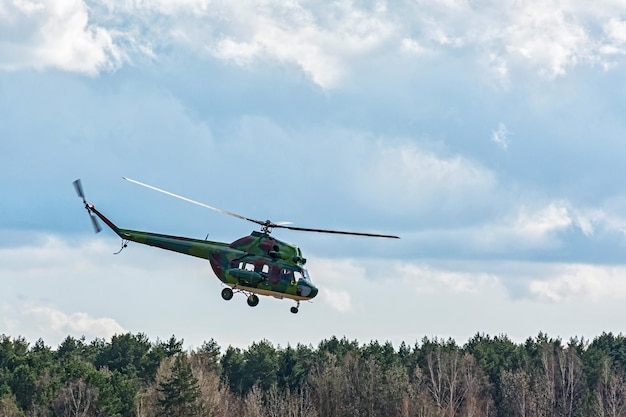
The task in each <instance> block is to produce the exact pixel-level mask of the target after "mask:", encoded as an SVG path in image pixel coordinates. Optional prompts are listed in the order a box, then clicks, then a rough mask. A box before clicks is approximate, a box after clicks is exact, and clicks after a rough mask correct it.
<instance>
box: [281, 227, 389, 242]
mask: <svg viewBox="0 0 626 417" xmlns="http://www.w3.org/2000/svg"><path fill="white" fill-rule="evenodd" d="M272 227H274V228H277V227H280V228H283V229H289V230H299V231H301V232H317V233H332V234H336V235H354V236H369V237H385V238H389V239H400V237H399V236H394V235H381V234H378V233H362V232H346V231H342V230H327V229H311V228H308V227H297V226H284V225H280V224H272Z"/></svg>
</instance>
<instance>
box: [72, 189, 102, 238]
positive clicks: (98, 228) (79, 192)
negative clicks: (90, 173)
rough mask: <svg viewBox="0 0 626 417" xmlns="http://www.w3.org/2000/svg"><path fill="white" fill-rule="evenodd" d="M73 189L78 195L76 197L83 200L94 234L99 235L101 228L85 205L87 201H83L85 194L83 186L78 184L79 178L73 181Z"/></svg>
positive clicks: (87, 205)
mask: <svg viewBox="0 0 626 417" xmlns="http://www.w3.org/2000/svg"><path fill="white" fill-rule="evenodd" d="M74 189H75V190H76V194H78V196H79V197H80V198H82V199H83V204H85V209H86V210H87V213H89V217H90V218H91V224H92V226H93V230H94V232H96V233H100V232H101V231H102V227H100V224H99V223H98V219H97V218H96V216H95V215H94V214H93V212H92V211H91V208H90V207H89V204H87V200H86V199H85V192H84V191H83V185H82V184H81V182H80V178H79V179H77V180H75V181H74Z"/></svg>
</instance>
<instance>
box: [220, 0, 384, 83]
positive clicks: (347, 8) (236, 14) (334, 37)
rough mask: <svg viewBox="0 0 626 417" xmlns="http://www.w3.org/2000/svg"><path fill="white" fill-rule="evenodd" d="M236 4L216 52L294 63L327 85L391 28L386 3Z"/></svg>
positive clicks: (241, 59) (243, 61)
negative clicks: (368, 7)
mask: <svg viewBox="0 0 626 417" xmlns="http://www.w3.org/2000/svg"><path fill="white" fill-rule="evenodd" d="M248 7H249V9H248V10H246V11H242V10H241V9H240V7H239V4H238V5H237V8H236V10H233V11H232V14H231V16H230V18H231V23H230V30H229V31H228V32H227V33H225V34H224V35H223V36H222V38H221V39H219V40H218V42H217V44H216V48H215V54H216V56H218V57H219V58H222V59H226V60H229V61H233V62H235V63H237V64H238V65H248V64H251V63H256V62H259V61H260V62H263V61H264V60H267V59H270V60H276V61H278V62H280V63H290V64H295V65H297V66H298V67H300V68H301V69H302V70H303V71H304V72H305V73H306V74H308V75H309V76H310V77H311V79H312V80H313V82H315V83H316V84H318V85H320V86H322V87H325V88H330V87H333V86H335V85H336V84H337V83H338V82H339V81H340V80H341V79H342V78H343V77H344V76H345V74H346V73H347V72H348V71H349V68H350V66H351V65H350V60H351V59H352V58H353V57H357V56H360V55H366V54H368V53H372V52H373V51H376V50H377V49H378V48H380V47H381V46H382V45H383V44H384V43H385V41H386V40H388V39H389V38H390V36H391V35H392V33H393V31H394V29H393V25H392V23H391V22H390V21H389V20H388V19H387V18H386V16H385V8H375V9H374V10H372V11H368V10H365V9H360V8H358V7H355V6H354V5H353V4H352V3H347V2H336V3H334V4H330V5H328V6H327V8H324V9H323V10H324V11H323V12H321V11H317V12H315V11H313V10H311V9H307V8H305V7H304V6H303V5H301V4H299V3H296V2H269V3H264V4H262V5H261V4H254V5H253V4H248Z"/></svg>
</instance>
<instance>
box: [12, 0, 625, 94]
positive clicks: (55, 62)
mask: <svg viewBox="0 0 626 417" xmlns="http://www.w3.org/2000/svg"><path fill="white" fill-rule="evenodd" d="M624 11H625V7H624V5H622V4H620V3H619V2H602V7H598V8H597V9H596V8H594V10H590V8H589V7H586V6H585V5H582V4H581V5H578V4H576V3H568V4H564V3H563V2H560V1H557V0H551V1H548V2H545V1H538V0H534V1H527V2H517V3H514V4H504V3H497V2H496V3H489V2H487V3H481V4H479V5H477V4H470V3H468V2H466V1H452V0H447V1H439V2H423V1H420V2H416V3H414V4H386V3H384V2H377V3H375V4H374V5H372V6H369V7H368V6H363V5H361V4H356V3H354V2H349V1H343V0H340V1H335V2H331V3H327V2H323V3H317V2H306V3H301V2H298V1H289V2H284V1H276V0H272V1H257V0H247V1H240V2H237V3H232V2H228V1H217V2H209V1H207V0H186V1H180V2H178V1H177V2H171V1H170V2H168V1H155V2H124V1H121V0H119V1H118V0H102V1H99V2H94V3H93V4H90V6H89V7H88V6H87V5H86V3H85V2H83V1H81V0H42V1H39V2H32V1H20V2H17V1H14V2H7V1H5V2H3V4H2V8H0V22H1V23H2V25H3V28H2V30H0V33H2V34H3V38H4V39H5V41H4V42H3V43H2V44H0V56H1V57H2V59H1V60H0V68H4V69H20V68H38V69H45V68H51V67H52V68H60V69H63V70H66V71H77V72H82V73H87V74H97V73H98V72H99V71H101V70H103V69H115V68H118V67H119V66H120V65H121V63H122V62H123V61H124V60H126V59H129V60H130V59H132V55H133V54H135V53H138V54H141V55H148V56H153V57H155V58H157V59H158V54H159V53H161V52H160V51H163V50H166V49H169V47H170V46H171V45H176V46H179V47H183V48H190V49H191V50H192V51H194V52H196V53H199V54H209V55H212V56H214V57H216V58H218V59H222V60H226V61H229V62H232V63H233V64H234V65H241V66H248V67H252V66H259V65H270V66H271V65H274V64H275V63H279V64H280V65H293V66H294V67H296V68H299V69H300V70H301V71H303V72H304V73H305V74H307V75H308V76H309V77H310V78H311V80H312V81H313V82H314V83H316V84H318V85H320V86H321V87H323V88H334V87H337V86H339V85H341V83H342V82H343V81H345V80H347V79H349V78H350V75H352V74H354V73H358V72H360V71H362V70H363V69H364V68H368V71H369V70H371V68H372V63H373V62H377V61H379V60H381V59H383V60H384V62H385V63H386V65H384V66H382V68H388V67H389V65H393V64H392V63H393V61H394V60H400V59H404V58H401V57H399V56H396V54H398V53H400V54H403V55H406V54H407V53H408V54H409V55H413V56H414V57H415V59H417V60H421V59H423V57H424V53H425V52H429V54H430V53H434V54H437V53H440V54H442V55H443V54H445V53H446V52H449V49H452V50H461V49H463V50H467V51H469V52H471V53H470V54H468V56H470V57H472V58H471V59H473V60H476V63H477V64H479V63H480V62H487V64H488V65H489V66H491V68H492V69H493V74H494V75H495V77H496V78H497V79H498V80H499V81H500V82H501V83H503V85H506V84H507V82H508V81H507V78H508V77H511V76H512V74H516V71H511V70H512V69H514V68H517V67H521V68H531V69H533V70H535V71H536V72H538V73H539V74H541V75H542V76H544V77H546V78H547V79H552V78H554V77H558V76H563V75H564V74H566V72H567V70H568V68H571V67H574V66H577V65H581V64H590V65H595V64H596V63H597V62H601V63H603V64H605V65H609V64H610V65H615V62H614V61H611V62H609V61H606V60H607V59H613V60H615V59H616V58H615V55H618V54H620V55H621V54H623V53H624V52H623V51H624V50H625V49H626V48H625V47H624V44H625V43H624V39H625V38H626V36H625V35H624V33H626V31H625V30H624V22H623V21H622V20H619V19H618V18H616V17H615V16H619V15H621V14H623V12H624ZM597 27H601V28H602V31H597V30H595V28H597ZM127 57H128V58H127ZM381 57H384V58H381ZM398 62H403V61H398ZM383 70H384V69H383Z"/></svg>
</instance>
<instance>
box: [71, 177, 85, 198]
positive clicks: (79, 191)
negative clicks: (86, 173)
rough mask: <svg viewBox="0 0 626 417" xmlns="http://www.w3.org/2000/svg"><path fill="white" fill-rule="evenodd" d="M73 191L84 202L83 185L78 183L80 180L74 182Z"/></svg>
mask: <svg viewBox="0 0 626 417" xmlns="http://www.w3.org/2000/svg"><path fill="white" fill-rule="evenodd" d="M74 189H75V190H76V194H78V196H79V197H80V198H82V199H83V201H84V200H85V193H84V192H83V185H82V184H81V182H80V178H79V179H77V180H76V181H74Z"/></svg>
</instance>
